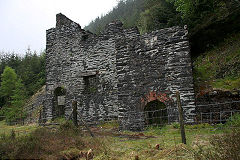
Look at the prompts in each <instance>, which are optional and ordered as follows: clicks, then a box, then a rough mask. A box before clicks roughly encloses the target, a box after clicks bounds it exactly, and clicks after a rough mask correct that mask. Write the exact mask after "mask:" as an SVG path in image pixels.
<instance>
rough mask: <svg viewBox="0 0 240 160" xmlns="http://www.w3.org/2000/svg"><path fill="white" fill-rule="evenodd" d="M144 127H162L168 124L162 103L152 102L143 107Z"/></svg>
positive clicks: (165, 108) (164, 106) (165, 109)
mask: <svg viewBox="0 0 240 160" xmlns="http://www.w3.org/2000/svg"><path fill="white" fill-rule="evenodd" d="M144 112H145V124H146V125H164V124H167V123H168V113H167V107H166V105H165V104H164V103H163V102H160V101H158V100H154V101H151V102H148V103H147V105H146V106H145V107H144Z"/></svg>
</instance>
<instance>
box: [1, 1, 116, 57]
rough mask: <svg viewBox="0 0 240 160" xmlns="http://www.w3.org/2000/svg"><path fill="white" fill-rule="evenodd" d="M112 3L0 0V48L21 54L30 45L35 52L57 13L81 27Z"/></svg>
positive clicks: (113, 2)
mask: <svg viewBox="0 0 240 160" xmlns="http://www.w3.org/2000/svg"><path fill="white" fill-rule="evenodd" d="M116 5H117V0H0V52H10V53H12V52H14V53H16V54H20V55H24V54H25V53H26V51H27V49H28V48H30V49H31V50H32V51H37V52H38V53H39V52H40V51H42V50H44V49H45V44H46V30H47V29H49V28H52V27H55V24H56V14H57V13H62V14H64V15H66V16H67V17H68V18H70V19H71V20H73V21H75V22H77V23H79V24H80V25H81V26H82V28H84V26H86V25H88V24H89V23H90V22H91V21H92V20H94V19H95V18H97V17H98V16H101V15H104V14H106V13H108V12H109V11H111V9H112V8H113V7H114V6H116Z"/></svg>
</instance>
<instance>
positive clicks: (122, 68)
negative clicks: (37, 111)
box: [44, 14, 195, 130]
mask: <svg viewBox="0 0 240 160" xmlns="http://www.w3.org/2000/svg"><path fill="white" fill-rule="evenodd" d="M186 35H187V30H185V29H183V28H180V27H173V28H167V29H162V30H159V31H155V32H152V33H149V34H145V35H140V34H139V32H138V30H137V28H132V29H127V30H124V29H123V28H122V23H121V22H119V21H115V22H112V23H110V24H109V25H107V26H106V29H105V31H104V32H103V33H102V34H101V35H99V36H96V35H94V34H92V33H90V32H88V31H84V30H83V29H81V27H80V25H78V24H77V23H75V22H73V21H71V20H70V19H68V18H67V17H66V16H64V15H62V14H58V15H57V24H56V27H55V28H52V29H49V30H47V49H46V73H47V77H46V101H45V104H44V106H45V107H44V112H45V117H46V118H47V119H52V118H54V113H53V99H54V90H55V89H56V88H57V87H63V88H64V89H65V90H66V97H65V99H66V100H65V116H66V117H68V116H69V115H70V113H71V111H72V102H73V101H77V102H78V110H79V112H80V113H81V114H82V116H83V118H84V120H85V121H87V122H88V123H95V122H99V121H101V120H106V119H108V118H110V119H111V118H118V119H119V120H120V128H121V129H131V130H140V129H142V128H143V125H144V116H143V115H142V114H140V112H142V111H143V110H144V106H145V105H146V104H147V103H148V102H150V101H152V100H159V101H161V102H163V103H165V104H166V106H167V108H168V109H169V112H168V114H169V115H170V114H174V113H176V112H177V110H176V98H175V92H176V91H177V90H179V91H180V93H181V99H182V105H183V108H184V112H185V120H186V122H190V123H191V122H193V116H194V109H195V104H194V100H195V99H194V91H193V78H192V68H191V59H190V54H189V44H188V40H187V36H186ZM93 82H94V83H93ZM133 113H136V114H133ZM137 113H139V114H137ZM176 120H177V117H173V118H171V119H169V122H172V121H176Z"/></svg>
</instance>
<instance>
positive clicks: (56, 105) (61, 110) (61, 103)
mask: <svg viewBox="0 0 240 160" xmlns="http://www.w3.org/2000/svg"><path fill="white" fill-rule="evenodd" d="M65 96H66V90H65V89H64V88H63V87H57V88H56V89H55V90H54V99H53V118H58V117H64V114H65Z"/></svg>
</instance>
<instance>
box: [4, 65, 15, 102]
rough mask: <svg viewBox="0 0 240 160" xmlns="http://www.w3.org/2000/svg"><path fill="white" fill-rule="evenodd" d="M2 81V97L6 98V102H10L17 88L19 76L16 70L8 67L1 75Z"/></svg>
mask: <svg viewBox="0 0 240 160" xmlns="http://www.w3.org/2000/svg"><path fill="white" fill-rule="evenodd" d="M1 80H2V82H1V88H0V96H1V97H3V98H4V100H5V102H10V100H11V97H12V96H13V94H14V90H15V87H16V83H17V74H16V73H15V71H14V69H12V68H11V67H8V66H6V67H5V69H4V71H3V73H2V75H1Z"/></svg>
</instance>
